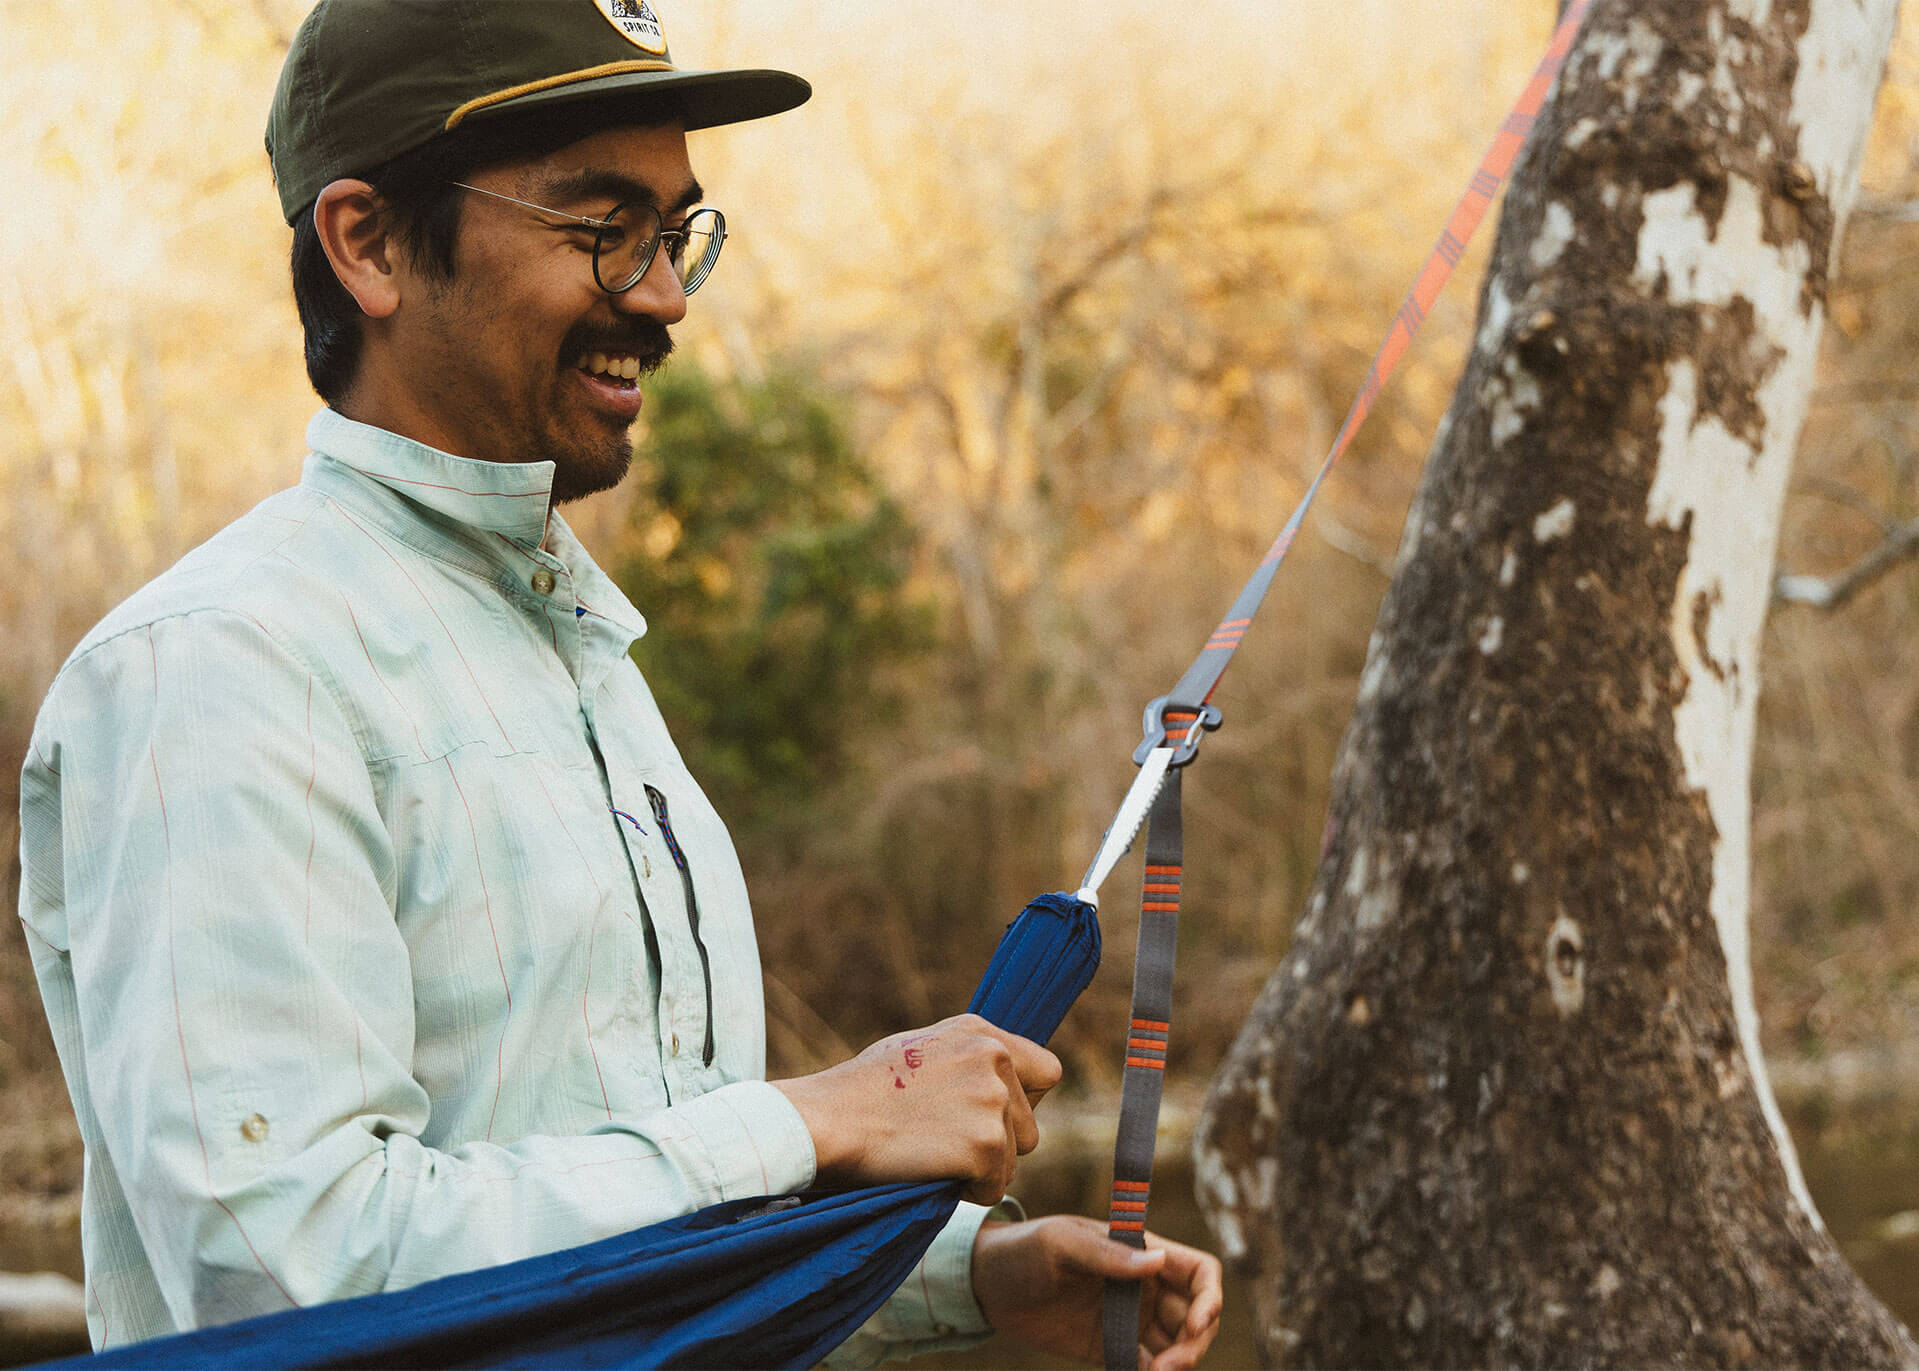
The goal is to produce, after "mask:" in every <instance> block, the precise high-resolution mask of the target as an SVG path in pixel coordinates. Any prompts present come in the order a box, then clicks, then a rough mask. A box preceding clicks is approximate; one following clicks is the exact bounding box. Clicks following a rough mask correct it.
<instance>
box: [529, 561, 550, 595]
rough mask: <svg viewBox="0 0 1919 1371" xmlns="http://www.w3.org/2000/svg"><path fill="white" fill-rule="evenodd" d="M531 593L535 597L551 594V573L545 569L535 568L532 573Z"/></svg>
mask: <svg viewBox="0 0 1919 1371" xmlns="http://www.w3.org/2000/svg"><path fill="white" fill-rule="evenodd" d="M533 592H534V594H536V595H551V594H552V593H553V573H552V572H551V571H549V570H547V569H546V568H545V567H538V568H535V570H534V572H533Z"/></svg>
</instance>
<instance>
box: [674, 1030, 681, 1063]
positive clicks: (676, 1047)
mask: <svg viewBox="0 0 1919 1371" xmlns="http://www.w3.org/2000/svg"><path fill="white" fill-rule="evenodd" d="M673 1055H674V1056H676V1057H677V1056H679V1055H680V1035H679V1034H677V1033H675V1034H674V1035H673Z"/></svg>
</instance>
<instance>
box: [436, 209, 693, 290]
mask: <svg viewBox="0 0 1919 1371" xmlns="http://www.w3.org/2000/svg"><path fill="white" fill-rule="evenodd" d="M449 184H451V185H455V186H458V187H459V188H460V189H461V190H470V191H473V192H475V193H477V194H480V195H490V196H492V197H493V198H494V199H495V200H506V201H509V202H511V203H512V204H515V205H522V206H524V207H525V208H527V209H531V210H538V211H539V212H540V213H541V214H550V215H552V216H553V217H554V218H555V219H564V220H566V221H567V222H568V223H573V224H579V225H580V226H582V227H583V228H590V229H592V230H593V231H594V234H593V280H594V282H595V283H596V284H597V285H598V286H599V288H600V289H601V290H603V291H605V292H606V293H607V294H609V295H619V294H621V293H623V292H625V291H629V290H631V289H633V287H634V286H635V285H637V284H639V281H640V278H641V277H643V276H645V275H646V273H647V272H648V271H649V270H650V269H651V268H652V266H653V258H654V257H655V256H656V255H658V253H659V250H660V245H661V244H662V243H664V244H665V245H666V260H667V264H668V265H669V266H671V267H672V268H673V274H674V275H675V276H677V277H679V278H680V290H681V291H682V292H684V293H685V294H687V295H691V294H692V293H693V292H694V291H696V290H698V289H699V288H700V283H701V282H703V281H705V280H706V278H707V277H708V276H710V275H712V274H713V264H714V263H715V262H717V261H719V260H720V249H721V248H722V247H724V246H725V245H726V216H725V215H724V214H721V213H720V212H719V211H718V210H717V209H714V208H712V207H711V206H707V207H706V208H703V209H696V210H694V211H693V212H692V213H691V214H689V215H687V216H686V221H685V222H684V223H682V224H681V225H680V226H679V227H678V228H671V229H670V228H668V227H666V223H665V221H664V220H662V219H661V218H660V212H659V210H657V209H655V208H654V207H653V206H652V205H649V204H647V203H646V202H645V201H641V200H632V201H628V202H627V203H625V204H621V205H615V206H614V207H613V209H612V211H611V212H610V213H608V214H607V216H606V217H605V218H604V219H587V218H584V217H582V216H580V215H578V214H568V213H566V211H564V210H557V209H548V208H547V207H546V206H545V205H536V204H534V203H533V202H532V201H531V200H521V199H519V198H518V197H516V196H512V195H502V194H500V192H498V191H497V190H486V189H484V188H482V187H480V186H469V185H468V184H467V183H466V182H464V181H453V182H449Z"/></svg>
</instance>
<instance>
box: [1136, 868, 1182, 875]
mask: <svg viewBox="0 0 1919 1371" xmlns="http://www.w3.org/2000/svg"><path fill="white" fill-rule="evenodd" d="M1185 869H1186V868H1185V867H1183V866H1149V867H1147V868H1146V874H1147V875H1148V876H1177V875H1179V873H1180V872H1182V871H1184V870H1185Z"/></svg>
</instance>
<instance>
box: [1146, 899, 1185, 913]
mask: <svg viewBox="0 0 1919 1371" xmlns="http://www.w3.org/2000/svg"><path fill="white" fill-rule="evenodd" d="M1140 908H1141V909H1143V910H1145V911H1146V912H1147V913H1149V914H1177V913H1179V905H1178V904H1177V903H1174V904H1160V903H1154V902H1151V901H1149V902H1147V903H1145V904H1142V905H1141V906H1140Z"/></svg>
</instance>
